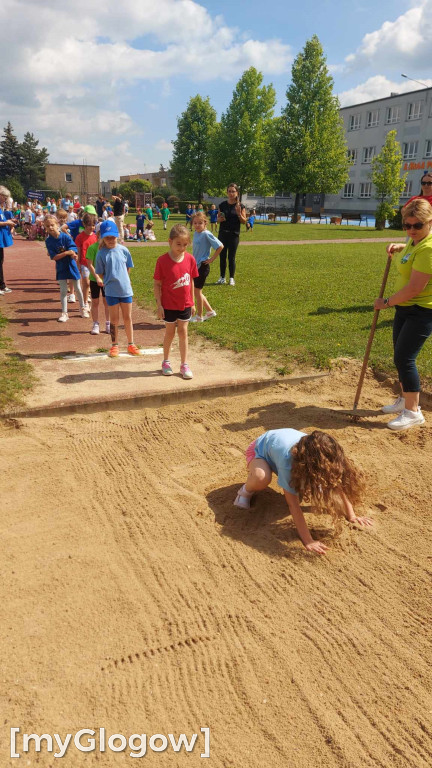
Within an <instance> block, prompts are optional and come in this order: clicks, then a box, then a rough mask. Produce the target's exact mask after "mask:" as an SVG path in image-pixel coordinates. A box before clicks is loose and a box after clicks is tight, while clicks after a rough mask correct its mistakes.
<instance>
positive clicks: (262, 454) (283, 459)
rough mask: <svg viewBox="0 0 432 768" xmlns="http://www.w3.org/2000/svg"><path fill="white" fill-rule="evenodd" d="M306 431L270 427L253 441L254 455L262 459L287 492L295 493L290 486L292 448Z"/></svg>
mask: <svg viewBox="0 0 432 768" xmlns="http://www.w3.org/2000/svg"><path fill="white" fill-rule="evenodd" d="M305 434H306V432H299V431H298V430H297V429H270V430H269V431H268V432H264V434H263V435H261V436H260V437H259V438H258V439H257V441H256V443H255V456H256V458H257V459H264V461H266V462H267V464H268V465H269V466H270V468H271V470H272V471H273V472H274V473H275V474H276V475H277V482H278V485H280V487H281V488H283V489H284V490H285V491H288V493H296V491H295V490H294V488H291V486H290V480H291V465H292V456H291V448H293V447H294V446H295V445H297V443H298V442H299V440H300V439H301V438H302V437H304V436H305Z"/></svg>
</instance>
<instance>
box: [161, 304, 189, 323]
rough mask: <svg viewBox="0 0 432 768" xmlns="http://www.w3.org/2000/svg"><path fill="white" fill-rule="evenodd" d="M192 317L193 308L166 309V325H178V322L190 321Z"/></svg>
mask: <svg viewBox="0 0 432 768" xmlns="http://www.w3.org/2000/svg"><path fill="white" fill-rule="evenodd" d="M191 315H192V307H186V309H165V308H164V320H165V322H166V323H176V322H177V320H190V319H191Z"/></svg>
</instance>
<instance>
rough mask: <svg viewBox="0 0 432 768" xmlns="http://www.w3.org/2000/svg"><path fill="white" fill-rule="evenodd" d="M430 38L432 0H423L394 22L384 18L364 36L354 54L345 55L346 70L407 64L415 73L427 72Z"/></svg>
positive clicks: (386, 67) (431, 36)
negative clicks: (381, 23)
mask: <svg viewBox="0 0 432 768" xmlns="http://www.w3.org/2000/svg"><path fill="white" fill-rule="evenodd" d="M431 39H432V0H422V2H420V3H418V2H417V3H416V4H415V6H414V7H413V8H410V9H409V10H408V11H406V13H403V14H402V15H401V16H399V17H398V18H397V19H396V20H395V21H386V22H384V24H383V25H382V26H381V27H380V28H379V29H377V30H375V31H374V32H370V33H368V34H367V35H365V36H364V38H363V40H362V42H361V45H360V46H359V48H358V49H357V50H356V51H355V53H352V54H350V55H349V56H347V57H346V59H345V62H346V69H347V71H350V72H352V71H353V70H358V69H360V68H364V67H365V66H371V67H373V68H374V69H377V68H381V69H385V70H388V69H389V67H391V68H394V67H395V66H397V67H398V68H400V67H404V66H405V65H409V66H410V67H411V68H412V71H413V72H416V73H417V75H419V73H422V72H425V73H426V72H428V71H430V67H429V64H428V62H429V56H430V44H431ZM420 79H422V78H421V77H420Z"/></svg>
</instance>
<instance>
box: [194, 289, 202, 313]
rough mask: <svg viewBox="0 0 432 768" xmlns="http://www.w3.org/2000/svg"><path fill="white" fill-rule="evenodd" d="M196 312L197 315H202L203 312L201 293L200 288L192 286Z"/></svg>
mask: <svg viewBox="0 0 432 768" xmlns="http://www.w3.org/2000/svg"><path fill="white" fill-rule="evenodd" d="M194 294H195V304H196V313H197V315H199V317H202V313H203V295H202V289H201V288H194Z"/></svg>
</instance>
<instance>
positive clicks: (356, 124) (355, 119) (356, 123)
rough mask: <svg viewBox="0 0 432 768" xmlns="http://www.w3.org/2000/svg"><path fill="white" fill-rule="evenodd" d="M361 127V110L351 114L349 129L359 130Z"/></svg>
mask: <svg viewBox="0 0 432 768" xmlns="http://www.w3.org/2000/svg"><path fill="white" fill-rule="evenodd" d="M359 128H360V112H359V113H358V114H357V115H350V116H349V128H348V130H349V131H358V130H359Z"/></svg>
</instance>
